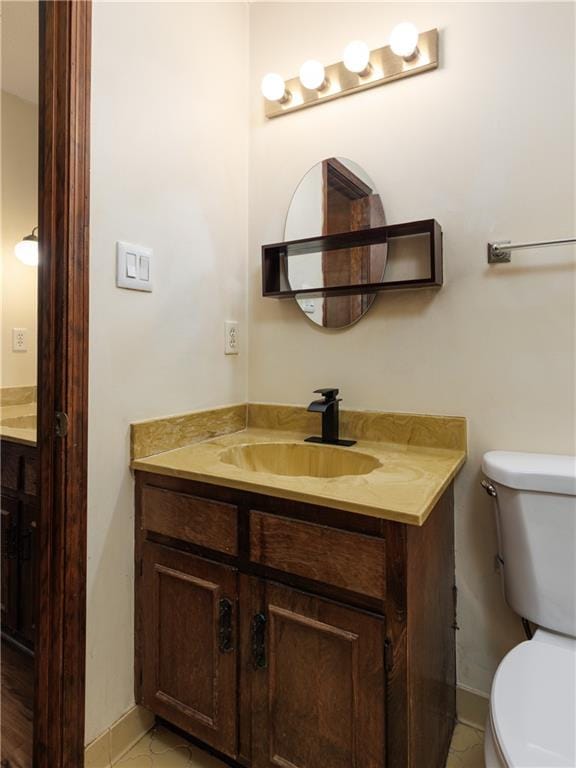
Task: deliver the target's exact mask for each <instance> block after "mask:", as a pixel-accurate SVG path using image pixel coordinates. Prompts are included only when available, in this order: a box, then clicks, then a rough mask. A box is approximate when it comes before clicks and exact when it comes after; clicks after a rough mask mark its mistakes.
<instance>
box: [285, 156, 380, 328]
mask: <svg viewBox="0 0 576 768" xmlns="http://www.w3.org/2000/svg"><path fill="white" fill-rule="evenodd" d="M385 224H386V217H385V215H384V208H383V206H382V201H381V199H380V195H379V194H378V192H377V191H376V189H375V186H374V183H373V182H372V180H371V179H370V177H369V176H368V174H367V173H366V172H365V171H364V170H363V169H362V168H361V167H360V166H359V165H358V164H357V163H354V162H353V161H352V160H348V159H347V158H345V157H330V158H328V159H327V160H322V161H321V162H320V163H317V164H316V165H315V166H314V167H312V168H311V169H310V170H309V171H308V173H307V174H306V175H305V176H304V178H303V179H302V180H301V182H300V183H299V184H298V187H297V188H296V191H295V193H294V196H293V198H292V202H291V203H290V208H289V209H288V215H287V217H286V226H285V228H284V240H300V239H302V238H306V237H319V236H322V235H333V234H338V233H340V232H352V231H354V230H358V229H370V228H372V227H382V226H384V225H385ZM386 256H387V245H386V244H378V245H368V246H362V247H358V248H349V249H347V250H338V251H318V252H316V253H305V254H301V255H297V256H291V257H290V259H289V262H288V266H287V277H288V282H289V284H290V287H291V289H292V290H294V291H297V290H299V289H301V290H306V289H310V288H315V287H317V286H323V287H336V286H343V285H358V284H361V283H376V282H380V281H381V280H382V278H383V276H384V270H385V268H386ZM375 298H376V294H374V293H368V294H357V295H352V296H329V297H322V296H317V297H314V296H311V295H310V294H307V295H305V296H301V297H298V296H296V301H297V302H298V304H299V306H300V309H302V311H303V312H304V313H305V314H306V315H307V316H308V318H309V319H310V320H311V321H312V322H314V323H316V324H317V325H321V326H323V327H324V328H345V327H346V326H348V325H352V324H353V323H355V322H357V321H358V320H359V319H360V318H361V317H362V315H363V314H364V313H365V312H367V311H368V309H369V308H370V306H371V305H372V303H373V301H374V299H375Z"/></svg>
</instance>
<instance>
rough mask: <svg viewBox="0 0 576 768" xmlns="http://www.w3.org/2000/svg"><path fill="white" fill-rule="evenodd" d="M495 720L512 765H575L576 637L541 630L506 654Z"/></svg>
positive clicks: (494, 697)
mask: <svg viewBox="0 0 576 768" xmlns="http://www.w3.org/2000/svg"><path fill="white" fill-rule="evenodd" d="M490 720H491V726H492V730H493V735H494V740H495V742H496V746H497V749H498V751H499V752H500V753H501V757H502V758H503V760H504V761H505V763H506V765H508V766H510V767H511V768H575V766H576V733H575V723H576V639H575V638H568V637H565V636H562V635H557V634H554V633H552V632H547V631H544V630H538V632H537V633H536V635H535V636H534V638H533V639H532V640H529V641H526V642H524V643H521V644H520V645H518V646H516V647H515V648H513V649H512V651H510V653H509V654H508V655H507V656H506V657H505V658H504V659H503V661H502V662H501V664H500V666H499V667H498V670H497V672H496V676H495V678H494V683H493V685H492V692H491V696H490Z"/></svg>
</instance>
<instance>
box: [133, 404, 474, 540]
mask: <svg viewBox="0 0 576 768" xmlns="http://www.w3.org/2000/svg"><path fill="white" fill-rule="evenodd" d="M341 425H342V436H343V437H356V438H357V440H358V442H357V444H356V445H354V446H353V447H351V448H336V449H335V450H345V451H354V452H359V453H362V454H367V455H369V456H371V457H374V458H375V459H377V461H378V462H380V465H381V466H378V467H377V468H376V469H374V470H372V471H371V472H369V473H368V474H364V475H345V476H339V477H312V476H309V475H299V476H291V475H278V474H272V473H270V472H262V471H253V470H250V469H243V468H241V467H238V466H235V465H234V464H230V463H227V462H225V461H222V458H221V455H222V454H223V453H225V452H226V451H227V450H228V449H230V448H231V447H234V446H242V445H254V444H258V443H299V444H300V443H302V442H303V440H304V438H305V437H307V436H308V435H311V434H317V432H318V427H319V420H318V417H317V415H316V414H309V413H307V412H306V410H305V409H304V408H300V407H297V406H274V405H259V404H246V405H238V406H228V407H226V408H220V409H211V410H206V411H199V412H196V413H192V414H185V415H183V416H176V417H169V418H167V419H157V420H152V421H148V422H141V423H139V424H133V425H132V463H131V466H132V468H133V469H134V470H140V471H144V472H152V473H157V474H162V475H169V476H172V477H181V478H186V479H190V480H196V481H200V482H204V483H211V484H215V485H222V486H227V487H231V488H237V489H241V490H245V491H253V492H255V493H261V494H265V495H272V496H277V497H280V498H286V499H293V500H296V501H302V502H307V503H310V504H316V505H320V506H326V507H332V508H335V509H343V510H346V511H349V512H355V513H358V514H362V515H368V516H371V517H379V518H381V519H386V520H393V521H396V522H401V523H408V524H412V525H423V524H424V522H425V521H426V519H427V517H428V515H429V514H430V512H431V510H432V509H433V507H434V505H435V504H436V502H437V501H438V499H439V498H440V496H441V495H442V493H443V492H444V491H445V489H446V488H447V487H448V485H449V484H450V482H451V481H452V480H453V479H454V477H455V476H456V474H457V472H458V470H459V469H460V467H461V466H462V465H463V463H464V461H465V460H466V421H465V419H462V418H459V417H442V416H425V415H422V416H420V415H414V414H386V413H377V412H374V413H371V412H367V411H362V412H360V411H343V412H342V418H341ZM378 437H381V438H382V439H375V438H378ZM170 448H171V449H170ZM156 449H159V450H156ZM317 449H318V450H323V446H317ZM333 450H334V449H333Z"/></svg>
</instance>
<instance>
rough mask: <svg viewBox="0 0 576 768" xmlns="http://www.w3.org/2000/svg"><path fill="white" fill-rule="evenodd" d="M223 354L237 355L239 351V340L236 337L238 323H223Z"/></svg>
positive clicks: (234, 321) (230, 321) (232, 321)
mask: <svg viewBox="0 0 576 768" xmlns="http://www.w3.org/2000/svg"><path fill="white" fill-rule="evenodd" d="M224 332H225V338H224V354H225V355H237V354H238V353H239V351H240V338H239V335H238V321H237V320H226V322H225V323H224Z"/></svg>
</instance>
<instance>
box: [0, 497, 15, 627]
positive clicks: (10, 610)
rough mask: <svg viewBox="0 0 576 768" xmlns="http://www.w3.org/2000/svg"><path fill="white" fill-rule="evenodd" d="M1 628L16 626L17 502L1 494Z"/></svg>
mask: <svg viewBox="0 0 576 768" xmlns="http://www.w3.org/2000/svg"><path fill="white" fill-rule="evenodd" d="M1 537H2V538H1V542H2V573H1V579H2V581H1V590H2V629H3V630H5V631H6V630H7V631H8V632H15V631H16V630H17V628H18V502H17V501H16V500H15V499H11V498H10V497H7V496H5V495H3V496H2V532H1Z"/></svg>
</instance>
